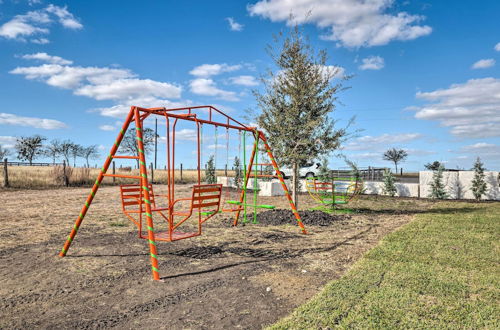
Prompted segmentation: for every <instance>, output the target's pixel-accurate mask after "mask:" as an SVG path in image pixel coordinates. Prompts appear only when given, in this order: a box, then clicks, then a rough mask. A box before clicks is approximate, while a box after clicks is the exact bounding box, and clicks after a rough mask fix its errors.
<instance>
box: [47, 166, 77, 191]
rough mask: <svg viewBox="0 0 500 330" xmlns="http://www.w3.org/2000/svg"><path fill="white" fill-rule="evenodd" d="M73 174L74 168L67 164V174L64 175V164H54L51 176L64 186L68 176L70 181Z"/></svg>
mask: <svg viewBox="0 0 500 330" xmlns="http://www.w3.org/2000/svg"><path fill="white" fill-rule="evenodd" d="M72 175H73V168H72V167H69V166H66V176H65V175H64V166H59V165H58V166H54V167H52V171H51V176H52V177H53V178H54V181H55V183H56V184H57V185H61V186H64V185H66V182H65V180H66V177H67V180H68V181H69V180H70V178H71V176H72Z"/></svg>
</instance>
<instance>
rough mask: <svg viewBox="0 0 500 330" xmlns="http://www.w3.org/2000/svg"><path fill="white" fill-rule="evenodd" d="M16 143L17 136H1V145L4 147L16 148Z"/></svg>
mask: <svg viewBox="0 0 500 330" xmlns="http://www.w3.org/2000/svg"><path fill="white" fill-rule="evenodd" d="M15 145H16V137H15V136H0V146H2V147H4V148H14V146H15Z"/></svg>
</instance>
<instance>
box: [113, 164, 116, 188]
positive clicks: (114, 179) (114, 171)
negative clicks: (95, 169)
mask: <svg viewBox="0 0 500 330" xmlns="http://www.w3.org/2000/svg"><path fill="white" fill-rule="evenodd" d="M113 174H116V167H115V161H114V160H113ZM115 183H116V177H113V184H115Z"/></svg>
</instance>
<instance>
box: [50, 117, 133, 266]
mask: <svg viewBox="0 0 500 330" xmlns="http://www.w3.org/2000/svg"><path fill="white" fill-rule="evenodd" d="M134 109H135V108H133V107H132V108H131V109H130V112H129V114H128V116H127V119H125V123H124V124H123V127H122V129H121V130H120V133H119V134H118V137H117V138H116V142H115V144H114V145H113V147H111V151H110V152H109V155H108V157H107V158H106V161H105V162H104V166H103V167H102V168H101V172H100V173H99V175H98V177H97V180H96V181H95V183H94V186H93V187H92V190H91V191H90V194H89V195H88V197H87V200H86V201H85V204H84V205H83V207H82V210H81V211H80V214H79V215H78V218H76V222H75V225H74V226H73V229H72V230H71V233H70V234H69V236H68V238H67V239H66V242H65V243H64V247H63V248H62V250H61V252H60V253H59V256H60V257H64V256H65V255H66V254H67V253H68V250H69V247H70V246H71V242H73V239H74V238H75V236H76V233H77V232H78V229H79V228H80V225H81V224H82V221H83V218H84V217H85V215H86V214H87V211H88V209H89V207H90V204H91V203H92V200H93V199H94V196H95V194H96V192H97V190H98V189H99V185H100V184H101V182H102V179H103V178H104V174H105V173H106V171H107V170H108V168H109V165H110V164H111V159H113V156H114V155H115V153H116V151H117V150H118V146H119V145H120V143H121V142H122V139H123V136H124V135H125V132H126V131H127V128H128V125H129V123H130V121H131V120H132V116H133V115H134ZM63 164H65V163H63Z"/></svg>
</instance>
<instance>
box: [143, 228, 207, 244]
mask: <svg viewBox="0 0 500 330" xmlns="http://www.w3.org/2000/svg"><path fill="white" fill-rule="evenodd" d="M195 236H200V233H198V232H181V231H174V232H172V239H170V235H169V233H168V232H167V231H165V232H158V233H155V240H156V241H165V242H171V241H178V240H181V239H185V238H190V237H195ZM139 237H140V238H143V239H148V234H147V233H145V232H144V233H141V234H140V236H139Z"/></svg>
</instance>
